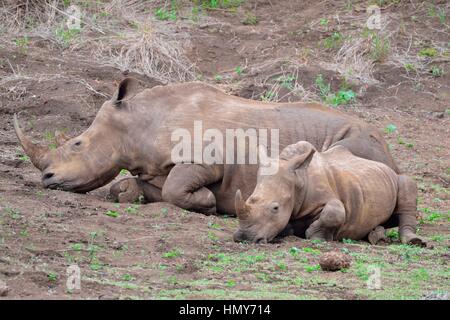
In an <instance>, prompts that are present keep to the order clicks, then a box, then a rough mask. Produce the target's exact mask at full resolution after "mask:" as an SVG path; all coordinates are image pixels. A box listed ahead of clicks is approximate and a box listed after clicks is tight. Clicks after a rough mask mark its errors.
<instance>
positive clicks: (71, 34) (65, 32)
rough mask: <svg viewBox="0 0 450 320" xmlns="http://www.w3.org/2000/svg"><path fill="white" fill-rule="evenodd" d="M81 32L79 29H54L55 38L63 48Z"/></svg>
mask: <svg viewBox="0 0 450 320" xmlns="http://www.w3.org/2000/svg"><path fill="white" fill-rule="evenodd" d="M80 33H81V30H80V29H65V28H58V29H56V39H58V40H59V42H60V43H61V45H62V46H63V48H67V47H69V46H70V45H71V43H72V41H73V40H74V39H75V38H76V37H77V36H78V35H79V34H80Z"/></svg>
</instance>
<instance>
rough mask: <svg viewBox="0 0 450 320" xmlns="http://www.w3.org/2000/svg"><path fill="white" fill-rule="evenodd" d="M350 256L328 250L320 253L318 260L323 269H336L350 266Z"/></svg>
mask: <svg viewBox="0 0 450 320" xmlns="http://www.w3.org/2000/svg"><path fill="white" fill-rule="evenodd" d="M350 263H351V258H350V256H349V255H347V254H345V253H342V252H338V251H330V252H326V253H324V254H322V256H321V257H320V260H319V264H320V267H321V268H322V270H324V271H338V270H341V269H346V268H349V267H350Z"/></svg>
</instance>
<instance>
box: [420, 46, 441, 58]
mask: <svg viewBox="0 0 450 320" xmlns="http://www.w3.org/2000/svg"><path fill="white" fill-rule="evenodd" d="M418 54H419V56H421V57H427V58H434V57H436V56H437V55H438V51H437V49H436V48H422V49H421V50H420V51H419V53H418Z"/></svg>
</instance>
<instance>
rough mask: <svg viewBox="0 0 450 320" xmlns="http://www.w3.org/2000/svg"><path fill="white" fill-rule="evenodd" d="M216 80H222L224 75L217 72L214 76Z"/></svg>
mask: <svg viewBox="0 0 450 320" xmlns="http://www.w3.org/2000/svg"><path fill="white" fill-rule="evenodd" d="M214 80H216V81H217V82H220V81H222V80H223V77H222V76H221V75H220V74H216V75H215V76H214Z"/></svg>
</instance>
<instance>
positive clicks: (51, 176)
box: [42, 171, 59, 189]
mask: <svg viewBox="0 0 450 320" xmlns="http://www.w3.org/2000/svg"><path fill="white" fill-rule="evenodd" d="M42 184H43V185H44V188H48V189H56V188H57V187H58V185H59V182H58V181H57V178H56V175H55V173H54V172H51V171H47V172H44V173H43V174H42Z"/></svg>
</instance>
